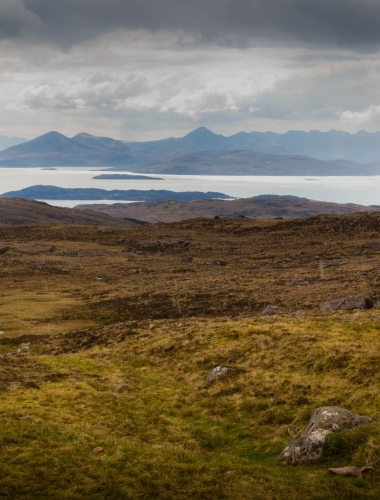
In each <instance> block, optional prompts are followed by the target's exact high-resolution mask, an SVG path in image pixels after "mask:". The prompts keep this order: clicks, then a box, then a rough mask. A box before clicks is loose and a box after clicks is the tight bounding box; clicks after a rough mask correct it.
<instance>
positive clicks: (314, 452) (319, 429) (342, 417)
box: [278, 406, 372, 465]
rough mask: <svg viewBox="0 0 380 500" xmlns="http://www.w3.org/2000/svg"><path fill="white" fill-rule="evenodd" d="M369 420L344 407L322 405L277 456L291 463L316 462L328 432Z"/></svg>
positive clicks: (367, 422) (368, 421)
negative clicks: (300, 431)
mask: <svg viewBox="0 0 380 500" xmlns="http://www.w3.org/2000/svg"><path fill="white" fill-rule="evenodd" d="M371 422H372V420H371V419H370V418H369V417H364V416H360V415H354V414H353V413H351V412H350V411H348V410H346V409H344V408H338V407H337V406H323V407H322V408H318V409H317V410H316V411H315V412H314V413H313V415H312V417H311V419H310V421H309V424H308V426H307V428H306V430H305V431H304V432H303V433H302V434H301V436H300V437H299V438H298V439H294V440H292V441H290V443H289V444H288V446H286V447H285V448H284V450H283V451H282V453H281V455H280V456H279V457H278V458H279V460H281V461H282V462H284V463H289V464H292V465H297V464H299V463H304V462H316V461H318V459H319V458H320V457H321V455H322V448H323V444H324V442H325V439H326V436H327V435H328V434H330V433H331V432H336V431H343V430H348V429H353V428H354V427H357V426H358V425H365V424H369V423H371Z"/></svg>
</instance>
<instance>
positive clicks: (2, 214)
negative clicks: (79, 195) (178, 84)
mask: <svg viewBox="0 0 380 500" xmlns="http://www.w3.org/2000/svg"><path fill="white" fill-rule="evenodd" d="M63 222H70V223H75V224H86V225H92V226H110V227H138V226H139V225H142V224H144V222H143V221H130V220H126V219H116V218H114V217H111V216H109V215H107V214H103V213H100V212H94V211H91V212H90V211H87V210H76V209H72V208H61V207H52V206H51V205H48V204H47V203H43V202H39V201H31V200H25V199H22V198H6V199H0V226H8V225H18V224H45V223H46V224H47V223H49V224H52V223H53V224H60V223H63Z"/></svg>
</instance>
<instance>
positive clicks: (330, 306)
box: [320, 299, 346, 312]
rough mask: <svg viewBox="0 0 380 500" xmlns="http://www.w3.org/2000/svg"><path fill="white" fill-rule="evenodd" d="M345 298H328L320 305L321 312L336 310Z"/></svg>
mask: <svg viewBox="0 0 380 500" xmlns="http://www.w3.org/2000/svg"><path fill="white" fill-rule="evenodd" d="M345 300H346V299H336V300H329V301H328V302H325V303H324V304H322V305H321V307H320V311H321V312H330V311H337V310H338V309H339V308H340V306H341V305H342V304H343V302H344V301H345Z"/></svg>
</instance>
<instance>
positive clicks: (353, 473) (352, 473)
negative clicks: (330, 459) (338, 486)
mask: <svg viewBox="0 0 380 500" xmlns="http://www.w3.org/2000/svg"><path fill="white" fill-rule="evenodd" d="M329 472H330V474H335V475H336V476H344V477H361V475H362V473H361V472H360V470H359V469H358V468H357V467H352V466H348V467H338V468H331V469H329Z"/></svg>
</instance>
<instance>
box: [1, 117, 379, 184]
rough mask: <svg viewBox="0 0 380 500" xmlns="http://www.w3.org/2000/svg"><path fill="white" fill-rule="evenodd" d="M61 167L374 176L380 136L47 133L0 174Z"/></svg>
mask: <svg viewBox="0 0 380 500" xmlns="http://www.w3.org/2000/svg"><path fill="white" fill-rule="evenodd" d="M311 153H312V154H311ZM263 155H267V157H265V156H263ZM330 157H331V158H330ZM359 160H360V161H359ZM263 162H264V163H263ZM265 162H267V163H266V164H265ZM321 162H324V163H321ZM311 163H313V169H312V170H310V168H309V167H310V165H311ZM269 165H270V168H269V167H268V166H269ZM59 166H61V167H62V166H78V167H81V166H94V167H104V168H110V169H112V170H129V171H131V170H133V171H134V172H136V173H138V172H147V173H173V174H197V175H205V174H211V173H212V174H213V175H378V174H380V133H368V132H365V131H360V132H358V133H356V134H349V133H348V132H342V131H336V130H331V131H329V132H319V131H310V132H302V131H289V132H286V133H285V134H276V133H273V132H250V133H247V132H238V133H237V134H234V135H232V136H229V137H225V136H223V135H221V134H214V133H213V132H212V131H210V130H209V129H207V128H205V127H199V128H198V129H195V130H193V131H191V132H190V133H189V134H186V135H185V136H184V137H182V138H174V137H172V138H167V139H163V140H159V141H148V142H125V141H119V140H115V139H112V138H109V137H97V136H93V135H91V134H88V133H85V132H82V133H80V134H77V135H75V136H74V137H72V138H68V137H66V136H65V135H63V134H61V133H59V132H56V131H51V132H48V133H46V134H43V135H42V136H39V137H36V138H35V139H32V140H30V141H27V142H24V143H21V144H18V145H14V146H12V147H10V148H7V149H6V150H4V151H0V167H59ZM264 167H265V168H264Z"/></svg>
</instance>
